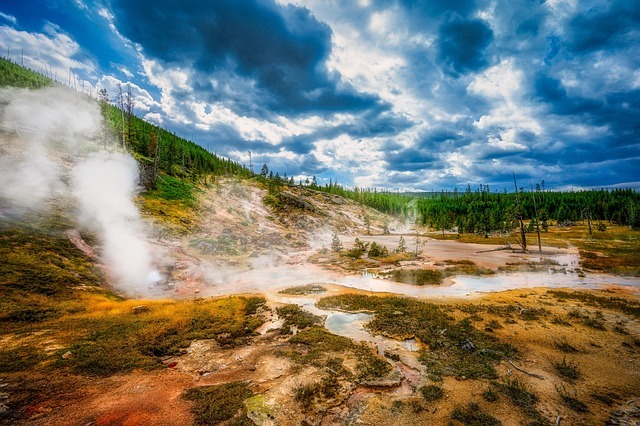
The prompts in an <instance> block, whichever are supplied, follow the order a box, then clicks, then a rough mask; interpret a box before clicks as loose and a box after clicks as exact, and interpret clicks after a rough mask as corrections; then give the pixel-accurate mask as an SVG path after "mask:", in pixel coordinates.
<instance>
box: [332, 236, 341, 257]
mask: <svg viewBox="0 0 640 426" xmlns="http://www.w3.org/2000/svg"><path fill="white" fill-rule="evenodd" d="M331 250H333V251H335V252H336V253H340V251H342V243H341V242H340V238H338V234H337V233H335V232H334V233H333V239H332V240H331Z"/></svg>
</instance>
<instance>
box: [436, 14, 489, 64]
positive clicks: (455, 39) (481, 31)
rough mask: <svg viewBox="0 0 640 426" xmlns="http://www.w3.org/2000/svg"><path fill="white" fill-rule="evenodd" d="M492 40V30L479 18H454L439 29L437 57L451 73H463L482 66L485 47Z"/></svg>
mask: <svg viewBox="0 0 640 426" xmlns="http://www.w3.org/2000/svg"><path fill="white" fill-rule="evenodd" d="M492 40H493V31H491V28H489V26H488V25H487V24H486V23H485V22H484V21H482V20H480V19H471V20H459V19H454V20H452V21H450V22H446V23H444V24H443V25H442V26H441V27H440V30H439V39H438V58H439V59H440V61H442V63H443V64H444V65H445V67H447V68H449V70H450V71H451V72H452V73H453V74H465V73H468V72H472V71H478V70H480V69H482V68H484V67H485V66H486V65H487V64H488V61H487V59H486V58H485V49H486V48H487V46H489V44H490V43H491V41H492Z"/></svg>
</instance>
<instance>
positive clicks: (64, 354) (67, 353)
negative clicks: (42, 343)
mask: <svg viewBox="0 0 640 426" xmlns="http://www.w3.org/2000/svg"><path fill="white" fill-rule="evenodd" d="M69 358H73V353H72V352H71V351H66V352H65V353H63V354H62V359H69Z"/></svg>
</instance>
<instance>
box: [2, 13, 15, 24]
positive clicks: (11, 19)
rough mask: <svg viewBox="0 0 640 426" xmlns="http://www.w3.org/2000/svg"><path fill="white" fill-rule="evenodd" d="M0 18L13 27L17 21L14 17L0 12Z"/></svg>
mask: <svg viewBox="0 0 640 426" xmlns="http://www.w3.org/2000/svg"><path fill="white" fill-rule="evenodd" d="M0 18H2V19H4V20H5V21H9V22H11V23H12V24H14V25H15V24H17V23H18V20H17V19H16V17H15V16H13V15H9V14H7V13H2V12H0Z"/></svg>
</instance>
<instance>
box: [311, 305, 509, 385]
mask: <svg viewBox="0 0 640 426" xmlns="http://www.w3.org/2000/svg"><path fill="white" fill-rule="evenodd" d="M318 307H320V308H325V309H327V308H328V309H331V308H340V309H344V310H348V311H360V310H366V311H371V312H374V319H373V320H372V321H371V322H369V323H368V324H367V327H368V329H369V330H371V331H372V332H373V333H377V334H383V335H386V336H391V337H394V338H397V339H406V338H411V337H416V338H417V339H419V340H420V341H421V342H423V343H425V344H426V345H428V346H429V348H430V351H423V352H422V353H421V355H420V360H421V361H422V362H423V363H424V364H425V365H427V367H428V368H429V370H430V371H431V372H432V374H434V375H436V376H443V375H444V376H455V377H463V376H464V377H466V378H479V377H484V378H496V377H497V373H496V371H495V367H494V365H495V364H496V363H497V362H498V361H499V360H501V359H503V358H505V357H513V356H515V355H516V350H515V348H513V347H512V346H511V345H509V344H508V343H504V342H501V341H500V340H498V339H497V338H496V337H494V336H492V335H491V334H488V333H485V332H482V331H479V330H477V329H475V328H474V327H473V326H472V325H471V323H470V322H469V321H465V320H462V321H459V322H456V321H454V319H453V318H452V317H450V316H449V315H448V314H447V313H446V307H443V306H437V305H433V304H430V303H425V302H421V301H417V300H412V299H406V298H401V297H369V296H362V295H354V294H349V295H342V296H331V297H327V298H323V299H321V300H320V301H319V302H318Z"/></svg>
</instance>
